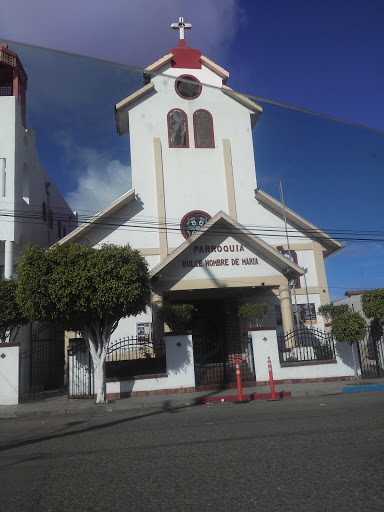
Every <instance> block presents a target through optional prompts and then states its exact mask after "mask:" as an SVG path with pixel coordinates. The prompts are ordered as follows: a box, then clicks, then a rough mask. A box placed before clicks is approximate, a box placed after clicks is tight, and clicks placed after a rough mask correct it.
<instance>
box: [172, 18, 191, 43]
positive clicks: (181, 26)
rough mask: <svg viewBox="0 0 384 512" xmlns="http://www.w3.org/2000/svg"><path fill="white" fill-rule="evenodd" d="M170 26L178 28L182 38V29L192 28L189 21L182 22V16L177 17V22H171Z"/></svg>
mask: <svg viewBox="0 0 384 512" xmlns="http://www.w3.org/2000/svg"><path fill="white" fill-rule="evenodd" d="M171 28H174V29H179V30H180V39H184V30H187V29H190V28H192V25H191V24H190V23H184V18H179V23H172V25H171Z"/></svg>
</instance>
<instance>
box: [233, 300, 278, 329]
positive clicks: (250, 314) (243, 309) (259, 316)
mask: <svg viewBox="0 0 384 512" xmlns="http://www.w3.org/2000/svg"><path fill="white" fill-rule="evenodd" d="M270 312H271V306H270V305H269V304H268V303H266V302H263V303H260V304H241V305H240V306H239V310H238V316H239V317H241V318H247V319H248V320H249V321H251V322H254V323H255V324H256V326H257V327H260V326H261V324H262V323H263V320H264V318H265V317H267V316H268V315H269V313H270Z"/></svg>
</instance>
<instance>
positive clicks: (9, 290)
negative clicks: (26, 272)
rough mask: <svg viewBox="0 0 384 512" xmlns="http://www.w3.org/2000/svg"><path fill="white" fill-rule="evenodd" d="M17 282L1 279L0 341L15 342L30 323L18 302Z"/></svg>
mask: <svg viewBox="0 0 384 512" xmlns="http://www.w3.org/2000/svg"><path fill="white" fill-rule="evenodd" d="M16 287H17V285H16V281H15V280H14V279H5V278H4V277H2V278H0V341H1V342H2V343H5V342H6V341H11V339H13V341H15V339H16V336H17V333H18V332H19V329H20V327H21V326H22V325H25V324H26V323H28V320H27V319H26V318H25V317H24V316H23V314H22V312H21V308H20V306H19V304H18V302H17V300H16Z"/></svg>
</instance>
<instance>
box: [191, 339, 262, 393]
mask: <svg viewBox="0 0 384 512" xmlns="http://www.w3.org/2000/svg"><path fill="white" fill-rule="evenodd" d="M193 352H194V360H195V378H196V386H205V385H212V384H222V385H224V384H231V383H234V382H236V363H235V361H236V359H238V360H239V361H240V365H239V366H240V373H241V380H242V381H243V382H250V381H251V382H254V381H255V366H254V360H253V347H252V340H251V338H249V337H248V336H244V337H241V336H239V337H233V338H227V339H221V338H210V337H205V336H194V338H193Z"/></svg>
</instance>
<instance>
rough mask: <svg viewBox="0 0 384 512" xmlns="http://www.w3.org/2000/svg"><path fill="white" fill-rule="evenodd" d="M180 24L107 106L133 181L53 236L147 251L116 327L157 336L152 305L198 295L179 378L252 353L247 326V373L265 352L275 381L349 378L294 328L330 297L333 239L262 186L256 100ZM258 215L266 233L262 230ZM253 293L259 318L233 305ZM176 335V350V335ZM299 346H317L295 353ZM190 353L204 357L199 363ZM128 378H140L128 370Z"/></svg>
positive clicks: (261, 367)
mask: <svg viewBox="0 0 384 512" xmlns="http://www.w3.org/2000/svg"><path fill="white" fill-rule="evenodd" d="M177 26H178V27H180V40H179V43H178V46H177V47H176V48H173V49H171V50H170V52H169V53H168V54H167V55H165V56H164V57H162V58H160V59H159V60H158V61H156V62H155V63H153V64H152V65H150V66H148V67H147V68H146V69H145V70H144V85H143V87H141V88H140V89H139V90H137V91H136V92H134V93H133V94H131V95H129V96H128V97H126V98H124V99H122V100H121V101H120V102H119V103H117V105H116V106H115V114H116V126H117V132H118V134H119V135H120V136H124V137H127V136H129V137H130V150H131V167H132V187H133V188H132V189H131V190H129V191H127V192H126V193H125V194H123V195H122V196H121V197H120V198H119V199H117V200H116V201H115V202H114V203H113V204H111V205H110V206H108V207H107V208H106V209H105V210H103V211H101V212H100V213H99V214H98V215H96V216H95V217H94V218H93V219H92V220H91V221H90V222H88V223H86V224H83V225H82V226H80V227H78V228H77V229H75V230H74V231H73V232H72V233H70V234H69V235H67V236H66V237H65V238H63V239H62V240H61V241H60V244H62V245H67V244H70V243H72V242H76V243H80V244H82V243H91V244H92V245H94V246H96V247H97V246H99V245H101V244H104V243H113V244H121V245H123V244H126V243H129V244H130V245H131V246H132V247H133V248H135V249H138V250H139V251H140V252H141V253H142V254H143V255H144V256H145V258H146V259H147V261H148V264H149V267H150V273H151V280H152V307H151V308H150V309H148V311H147V313H146V314H143V315H140V316H139V317H136V318H127V319H124V320H122V321H121V322H120V324H119V326H118V328H117V330H116V331H115V333H114V339H116V340H117V339H119V338H126V337H128V336H136V335H137V334H138V333H139V332H140V330H142V331H141V332H144V331H143V330H145V329H146V332H148V331H149V333H150V337H151V338H152V339H153V340H156V339H161V338H162V337H163V335H164V328H165V330H167V328H166V326H164V324H163V323H162V322H161V321H159V319H158V316H157V311H158V308H159V307H161V306H162V305H163V304H193V305H194V306H195V308H196V312H195V314H194V318H193V321H192V333H189V334H188V335H186V336H187V338H188V340H187V341H186V343H187V346H186V347H185V354H186V357H187V358H188V361H189V365H192V366H193V364H194V365H195V377H194V378H192V379H189V380H188V383H185V382H184V383H178V386H181V387H188V388H189V389H191V388H193V387H194V386H196V387H197V386H198V385H202V384H207V383H209V382H210V381H209V379H208V378H206V377H207V375H208V373H209V371H208V370H207V368H208V367H209V366H210V365H211V366H214V365H215V363H216V362H218V360H219V359H220V364H221V365H222V366H223V367H225V365H226V364H229V363H230V362H233V359H234V358H236V357H239V358H240V359H242V360H243V362H244V364H246V359H247V358H248V356H249V352H247V350H248V349H247V350H245V349H241V342H240V341H239V340H241V339H243V338H247V339H249V340H251V348H250V349H252V351H253V356H252V357H253V359H254V364H255V368H256V371H255V373H256V375H253V383H254V378H256V380H257V381H258V382H263V381H266V380H267V378H268V373H267V362H266V361H267V357H268V356H270V357H271V359H272V361H273V363H274V370H275V377H276V379H280V380H281V381H283V380H285V379H292V378H299V379H312V378H321V379H325V378H333V377H335V376H340V377H342V378H349V376H351V375H353V368H352V367H351V361H350V360H349V359H348V358H347V359H348V361H347V359H346V358H345V357H344V355H342V354H341V352H340V353H339V352H338V350H337V351H336V352H337V354H336V353H335V352H333V353H332V357H328V358H327V357H321V354H320V352H321V351H319V350H317V349H316V348H315V349H314V348H313V346H312V345H313V343H312V342H311V343H312V345H311V346H305V347H302V348H300V347H299V345H300V343H299V342H300V339H301V338H300V339H299V337H298V335H297V334H295V331H294V328H295V321H294V317H295V318H298V320H299V324H300V325H301V327H303V326H304V327H305V328H307V327H311V328H312V329H314V328H317V329H319V332H323V333H324V327H325V326H324V323H323V319H322V317H321V316H319V315H318V314H317V309H318V307H319V306H320V305H321V304H326V303H329V293H328V285H327V278H326V272H325V267H324V259H325V258H326V257H328V256H330V255H332V254H333V253H334V252H335V251H338V250H339V249H340V248H341V244H340V243H339V242H338V241H336V240H335V239H333V238H332V237H330V236H329V235H327V234H326V233H324V232H323V231H321V230H320V229H318V228H317V227H316V226H314V225H313V224H311V223H310V222H308V221H307V220H305V219H304V218H302V217H301V216H299V215H297V214H296V213H295V212H294V211H292V210H291V209H289V208H285V207H284V206H283V204H282V203H281V202H279V201H278V200H276V199H275V198H273V197H271V196H270V195H268V194H266V193H265V192H263V191H262V190H260V189H259V188H258V186H257V173H256V170H255V159H254V151H257V148H254V145H253V140H252V130H257V123H258V120H259V118H260V116H262V115H263V114H262V108H261V107H260V106H259V105H257V104H256V103H255V102H254V101H252V100H250V99H249V98H247V97H246V96H244V95H242V94H238V93H237V92H235V91H234V90H232V89H231V88H230V87H228V86H227V81H228V78H229V73H228V72H227V71H226V70H225V69H223V68H222V67H220V66H219V65H217V64H215V63H214V62H212V61H211V60H210V59H208V58H207V57H205V56H203V55H202V54H201V52H200V51H199V50H196V49H192V48H190V47H188V46H187V44H186V41H185V39H184V29H185V28H189V27H188V26H186V25H185V24H184V23H183V20H182V19H180V23H179V24H177ZM284 219H286V224H285V220H284ZM258 226H259V227H260V226H268V227H270V228H271V229H273V230H274V236H268V235H265V234H262V235H261V234H258ZM286 226H287V230H288V231H289V233H290V236H291V238H290V240H288V241H287V237H286ZM276 233H278V236H276ZM293 292H294V293H293ZM247 303H269V304H270V306H271V313H270V314H269V316H268V317H267V318H266V320H265V321H264V324H265V327H263V328H257V327H249V325H248V324H247V321H246V320H245V319H241V318H239V316H238V307H239V305H241V304H247ZM294 310H295V311H297V315H296V314H295V315H294V314H293V311H294ZM296 327H297V326H296ZM165 334H167V333H165ZM324 334H326V333H324ZM279 335H280V337H281V336H283V337H284V335H285V340H284V341H283V344H284V345H285V350H286V354H285V355H284V354H282V353H281V350H280V355H279V351H278V343H277V338H278V336H279ZM166 338H168V337H167V336H166ZM312 338H313V337H312ZM316 340H317V341H316V343H317V342H318V343H319V344H320V345H321V343H322V341H321V340H320V341H319V339H318V338H316ZM176 341H177V343H176ZM176 341H175V343H176V345H177V344H179V347H180V350H183V347H181V345H182V344H183V343H184V341H183V340H182V339H181V337H180V336H178V337H176ZM176 345H175V346H176ZM302 345H303V344H302ZM336 345H337V344H336ZM304 349H305V350H307V349H308V350H307V352H306V353H307V354H308V353H309V354H311V355H310V356H308V357H304V358H303V357H302V355H303V351H304ZM175 350H177V349H175ZM341 350H342V349H341ZM239 354H240V355H239ZM241 354H243V357H242V356H241ZM316 354H317V356H316ZM319 354H320V356H319ZM325 359H328V360H326V361H325ZM330 359H332V361H330ZM321 362H323V363H324V364H320V363H321ZM330 362H332V363H335V364H329V363H330ZM305 363H308V364H305ZM325 363H326V364H325ZM290 365H291V366H290ZM292 365H295V366H294V367H293V366H292ZM197 366H200V370H201V368H202V367H204V366H205V367H206V370H207V371H205V373H204V372H203V373H201V372H200V374H199V375H200V376H199V377H198V374H197V371H196V369H197ZM224 372H225V371H224ZM192 373H193V371H192V372H191V374H192ZM251 373H252V372H251ZM204 375H205V377H204ZM162 386H163V387H166V386H165V384H164V382H162V383H157V388H159V387H160V388H161V387H162ZM174 387H177V386H174ZM108 389H109V390H110V392H111V393H112V387H110V388H107V390H108ZM113 389H115V388H113ZM122 389H123V388H120V391H121V390H122ZM126 389H129V390H130V391H135V390H136V389H140V390H142V389H145V388H143V387H139V388H138V387H137V384H136V385H133V384H132V383H131V387H129V388H126ZM116 393H117V395H116V396H118V392H116Z"/></svg>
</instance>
